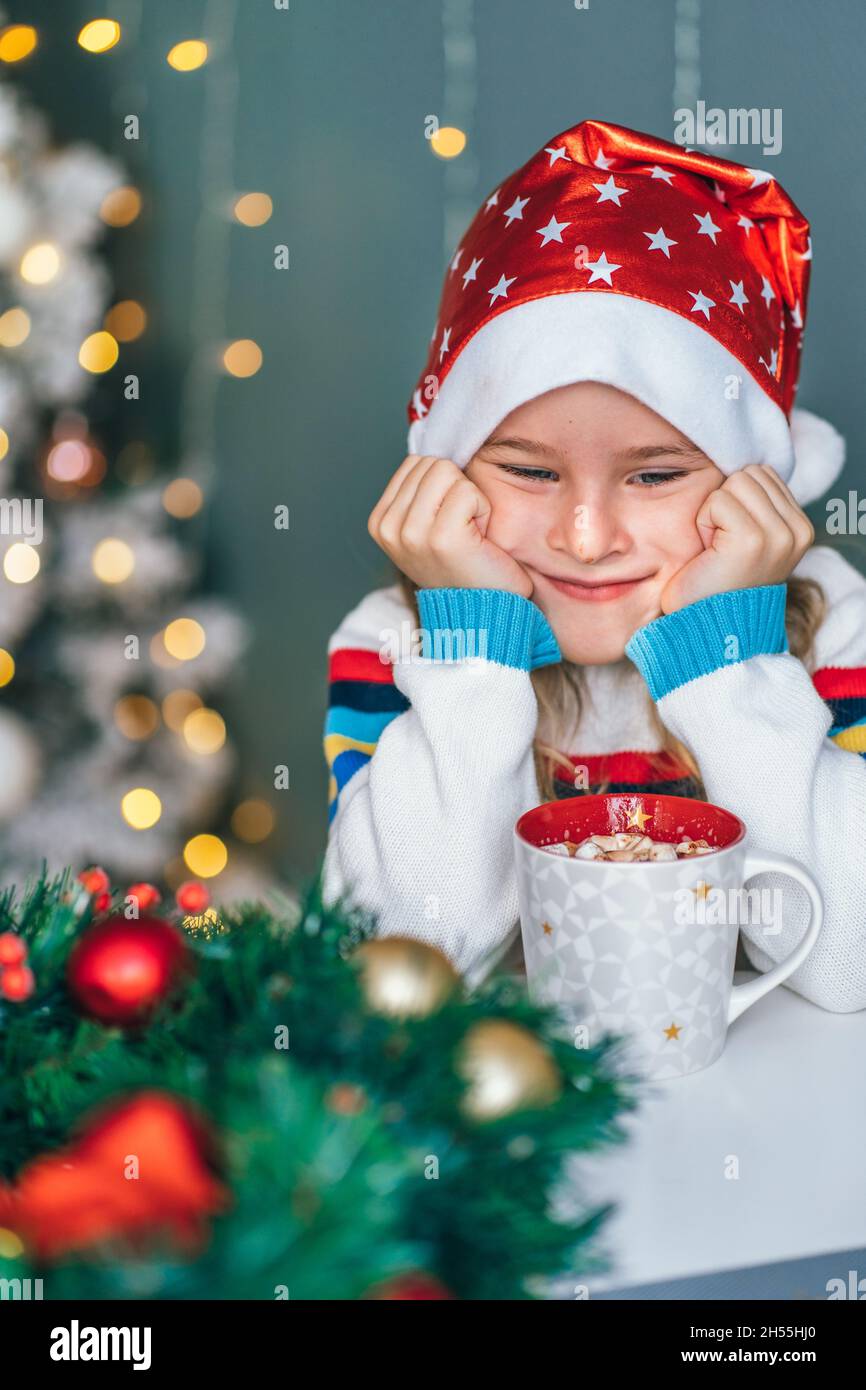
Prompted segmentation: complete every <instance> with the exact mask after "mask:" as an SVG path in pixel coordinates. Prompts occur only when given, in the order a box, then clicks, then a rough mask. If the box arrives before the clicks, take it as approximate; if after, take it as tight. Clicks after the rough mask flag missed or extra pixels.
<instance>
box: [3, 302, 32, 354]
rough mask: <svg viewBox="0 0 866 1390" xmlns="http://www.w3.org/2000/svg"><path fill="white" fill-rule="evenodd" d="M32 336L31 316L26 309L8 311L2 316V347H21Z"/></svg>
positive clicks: (16, 308)
mask: <svg viewBox="0 0 866 1390" xmlns="http://www.w3.org/2000/svg"><path fill="white" fill-rule="evenodd" d="M29 336H30V315H29V314H28V313H27V311H26V310H25V309H19V308H18V307H17V306H16V307H15V308H14V309H7V310H6V313H5V314H0V347H9V348H11V347H20V346H21V344H22V343H24V342H26V341H27V339H28V337H29Z"/></svg>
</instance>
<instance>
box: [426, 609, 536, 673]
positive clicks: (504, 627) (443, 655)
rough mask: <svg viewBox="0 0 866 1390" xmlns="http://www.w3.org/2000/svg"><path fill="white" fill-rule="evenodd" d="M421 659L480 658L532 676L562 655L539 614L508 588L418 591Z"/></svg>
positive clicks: (452, 659) (454, 659) (453, 659)
mask: <svg viewBox="0 0 866 1390" xmlns="http://www.w3.org/2000/svg"><path fill="white" fill-rule="evenodd" d="M417 599H418V616H419V618H420V620H421V629H422V637H421V655H422V656H423V657H426V658H427V659H428V660H433V661H459V660H461V659H462V658H464V657H473V656H474V657H483V658H484V659H485V660H487V661H495V662H496V663H497V664H498V665H500V666H513V667H515V668H516V669H517V670H520V671H534V670H536V669H537V668H538V667H539V666H550V665H552V664H553V663H554V662H556V661H561V660H562V656H561V653H560V650H559V646H558V644H557V641H556V638H555V637H554V635H553V631H552V629H551V627H550V625H549V623H548V621H547V619H546V618H545V616H544V614H543V613H542V611H541V609H540V608H539V607H538V606H537V605H536V604H534V603H533V602H532V601H531V599H528V598H524V597H523V595H522V594H513V593H511V592H510V590H508V589H419V590H418V593H417Z"/></svg>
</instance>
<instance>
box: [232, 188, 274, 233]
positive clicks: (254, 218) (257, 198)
mask: <svg viewBox="0 0 866 1390" xmlns="http://www.w3.org/2000/svg"><path fill="white" fill-rule="evenodd" d="M273 210H274V205H273V203H272V202H271V200H270V198H269V197H268V195H267V193H244V194H243V195H242V197H240V198H238V200H237V202H236V203H235V207H234V213H235V217H236V218H237V220H238V221H239V222H242V223H243V225H244V226H245V227H261V226H263V225H264V223H265V222H268V221H269V220H270V217H271V214H272V213H273Z"/></svg>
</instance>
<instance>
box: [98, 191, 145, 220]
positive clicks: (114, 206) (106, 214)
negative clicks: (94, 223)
mask: <svg viewBox="0 0 866 1390" xmlns="http://www.w3.org/2000/svg"><path fill="white" fill-rule="evenodd" d="M140 212H141V194H140V193H139V191H138V189H137V188H132V187H131V186H130V185H129V184H124V185H123V186H122V187H121V188H113V189H112V190H111V192H110V193H106V195H105V197H104V198H103V200H102V203H101V204H100V208H99V215H100V217H101V218H102V220H103V222H107V223H108V226H109V227H128V226H129V224H130V222H134V221H135V219H136V217H137V216H138V214H139V213H140Z"/></svg>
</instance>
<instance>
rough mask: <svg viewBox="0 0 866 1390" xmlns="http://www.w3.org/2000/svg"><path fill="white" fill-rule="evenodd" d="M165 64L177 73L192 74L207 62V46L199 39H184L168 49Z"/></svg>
mask: <svg viewBox="0 0 866 1390" xmlns="http://www.w3.org/2000/svg"><path fill="white" fill-rule="evenodd" d="M166 62H167V63H168V65H169V67H172V68H174V69H175V70H176V71H177V72H193V71H194V69H195V68H200V67H201V66H202V64H203V63H206V62H207V44H206V43H203V42H202V40H201V39H184V40H183V42H182V43H176V44H175V45H174V48H170V49H169V51H168V53H167V54H166Z"/></svg>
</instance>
